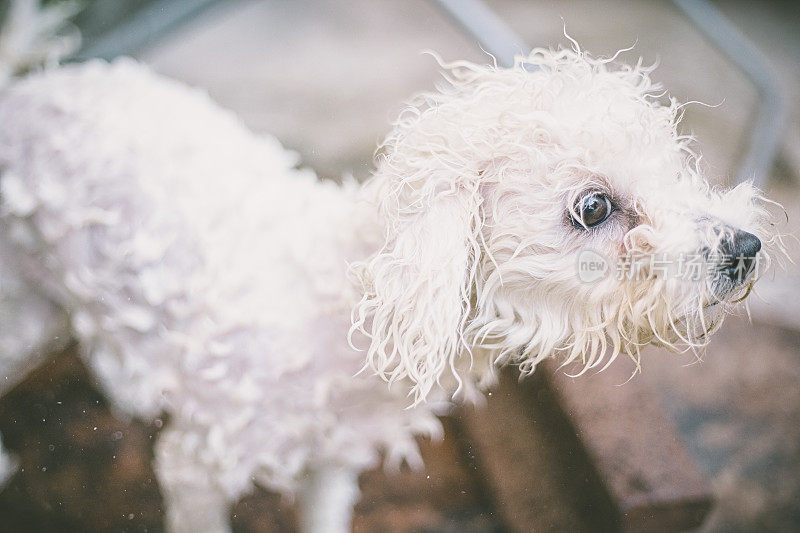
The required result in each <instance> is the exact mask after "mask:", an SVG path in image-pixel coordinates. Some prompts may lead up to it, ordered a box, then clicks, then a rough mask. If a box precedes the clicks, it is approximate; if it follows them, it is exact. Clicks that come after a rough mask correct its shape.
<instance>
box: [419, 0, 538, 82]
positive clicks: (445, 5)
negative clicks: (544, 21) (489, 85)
mask: <svg viewBox="0 0 800 533" xmlns="http://www.w3.org/2000/svg"><path fill="white" fill-rule="evenodd" d="M434 3H435V4H436V5H437V6H439V8H441V9H442V11H444V12H445V13H446V14H447V15H448V16H449V17H450V18H451V19H453V20H454V21H455V22H456V23H457V24H458V25H459V26H461V28H462V29H464V30H465V31H466V32H467V33H468V34H470V35H471V36H472V37H473V38H474V39H475V40H476V41H478V43H479V44H480V46H481V48H483V49H484V50H485V51H486V52H489V53H490V54H492V55H493V56H494V57H495V59H496V60H497V64H498V65H500V66H502V67H511V66H513V65H514V56H516V55H520V54H523V55H527V54H528V52H530V47H529V46H528V45H526V44H525V41H523V40H522V39H521V38H520V37H519V35H517V34H516V33H515V32H514V30H512V29H511V28H509V27H508V26H507V25H506V23H505V22H503V20H502V19H501V18H500V17H498V16H497V15H496V14H495V13H494V11H492V10H491V9H490V8H489V7H488V6H487V5H486V4H484V3H483V2H481V1H480V0H434Z"/></svg>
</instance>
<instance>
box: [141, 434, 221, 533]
mask: <svg viewBox="0 0 800 533" xmlns="http://www.w3.org/2000/svg"><path fill="white" fill-rule="evenodd" d="M198 437H200V436H199V435H198V434H197V432H188V431H184V430H183V429H181V428H179V427H168V428H166V429H165V430H164V431H162V432H161V434H160V435H159V436H158V443H157V444H156V450H155V464H154V467H155V471H156V475H157V477H158V483H159V485H160V487H161V493H162V494H163V496H164V507H165V515H166V516H165V522H164V525H165V527H166V530H167V531H169V532H171V533H183V532H186V533H196V532H198V531H207V532H209V533H224V532H228V531H230V518H229V514H230V506H231V501H230V498H229V496H228V495H227V494H225V492H224V491H223V490H222V488H221V487H220V486H219V484H218V483H217V481H218V469H217V468H215V467H214V466H213V465H210V464H208V462H207V461H204V460H202V459H201V456H202V454H201V453H199V452H198V443H199V441H200V438H198Z"/></svg>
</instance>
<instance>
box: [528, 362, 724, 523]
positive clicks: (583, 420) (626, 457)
mask: <svg viewBox="0 0 800 533" xmlns="http://www.w3.org/2000/svg"><path fill="white" fill-rule="evenodd" d="M631 369H632V365H631V364H625V362H624V361H622V360H620V361H617V362H615V363H614V364H612V365H611V366H610V367H609V368H608V369H606V370H605V371H604V372H601V373H599V374H597V373H595V374H588V375H583V376H580V377H577V378H571V377H569V376H567V375H566V374H565V373H564V371H561V370H557V369H556V368H555V365H552V364H550V365H544V368H543V370H544V371H545V373H546V376H547V379H548V382H549V384H550V387H551V388H552V389H553V391H554V393H555V395H556V398H557V401H558V402H559V405H560V406H561V409H562V411H563V412H564V413H565V414H566V416H567V417H568V418H569V420H570V422H571V424H572V425H573V427H574V428H575V429H576V433H577V435H578V437H579V438H580V440H581V442H582V444H583V448H584V449H585V450H586V453H587V454H588V456H589V459H590V460H591V462H592V463H593V464H594V465H595V468H596V471H597V472H598V474H599V476H600V479H601V481H602V482H603V484H604V486H605V487H606V489H607V490H608V492H609V493H610V494H611V497H612V499H613V500H614V502H615V504H616V505H617V507H618V508H619V511H620V514H621V516H622V525H623V527H624V529H627V530H630V531H683V530H685V529H689V528H693V527H697V526H699V525H700V524H701V523H702V522H703V520H704V518H705V516H706V515H707V514H708V512H709V510H710V509H711V506H712V503H713V498H712V495H711V494H712V493H711V489H710V487H709V485H708V484H707V482H706V481H705V480H704V478H703V477H702V475H701V474H700V471H699V469H698V467H697V465H696V464H695V462H694V460H693V459H692V457H691V456H690V455H689V452H688V450H687V449H686V447H685V444H684V442H683V440H682V439H681V437H680V435H679V434H678V431H677V428H676V426H675V424H674V423H673V422H672V420H671V419H670V418H669V416H667V414H666V413H665V412H664V410H663V409H662V407H661V405H660V403H659V400H658V398H657V396H656V394H655V392H654V391H653V390H651V388H650V387H649V386H648V385H647V384H646V383H645V381H644V380H642V379H636V378H634V379H632V380H630V381H628V378H630V372H631Z"/></svg>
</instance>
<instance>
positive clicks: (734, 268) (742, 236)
mask: <svg viewBox="0 0 800 533" xmlns="http://www.w3.org/2000/svg"><path fill="white" fill-rule="evenodd" d="M721 249H722V253H723V260H722V261H723V263H722V264H721V265H720V269H721V270H722V273H723V274H725V275H726V276H728V277H729V278H731V279H732V280H733V281H736V282H742V281H744V278H745V277H747V275H748V274H749V273H750V271H751V270H752V269H753V265H755V262H756V254H758V251H759V250H761V241H760V240H759V238H758V237H756V236H755V235H753V234H752V233H748V232H746V231H742V230H736V231H735V232H734V233H733V237H732V238H731V239H728V240H726V241H725V242H723V243H722V246H721Z"/></svg>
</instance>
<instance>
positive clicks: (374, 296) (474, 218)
mask: <svg viewBox="0 0 800 533" xmlns="http://www.w3.org/2000/svg"><path fill="white" fill-rule="evenodd" d="M428 162H429V164H428V165H423V166H427V167H428V168H427V169H425V170H420V171H419V172H416V171H414V170H413V169H409V168H406V169H401V168H398V166H397V165H393V164H391V161H388V162H387V161H384V162H383V163H384V164H383V165H382V169H379V171H378V173H377V174H376V176H375V177H374V178H373V183H372V187H373V190H374V197H375V198H376V199H377V201H378V205H379V206H380V208H379V212H380V214H381V218H382V222H383V223H384V224H385V231H386V234H385V241H384V245H383V247H382V248H381V249H380V250H379V251H378V252H377V253H375V254H374V255H373V256H372V257H371V258H369V259H368V260H367V261H365V262H362V263H358V264H354V265H353V267H354V270H353V272H354V273H355V274H356V276H357V277H358V278H359V281H360V282H361V285H362V288H363V291H364V292H363V296H362V299H361V301H360V302H359V303H358V304H357V305H356V307H355V309H354V312H353V329H352V330H351V334H352V333H353V332H354V331H360V332H362V333H364V334H365V335H366V336H367V337H368V338H369V341H370V344H369V348H368V349H367V366H368V367H370V368H371V369H373V370H374V371H375V372H376V373H377V374H378V375H380V376H382V377H383V378H384V379H386V380H387V381H389V382H390V383H392V382H394V381H397V380H403V379H406V378H407V379H408V380H410V381H411V384H412V391H411V393H412V394H413V396H414V403H415V404H416V403H419V402H422V401H424V400H425V398H426V397H427V395H428V393H429V392H430V391H431V389H432V388H433V387H434V386H435V385H437V383H439V381H440V378H441V377H442V376H443V374H445V373H447V372H451V373H452V375H453V377H454V378H455V380H456V381H457V382H458V384H459V385H461V378H460V377H459V375H458V372H457V369H456V364H457V359H458V358H459V357H460V356H463V355H464V354H465V352H468V351H469V345H468V341H467V339H465V338H464V331H465V326H466V322H467V320H468V318H469V316H470V312H471V293H472V286H473V284H474V278H475V271H476V265H477V264H478V261H479V258H480V254H481V246H480V240H481V239H480V231H481V225H482V216H481V195H480V194H479V192H478V179H477V178H478V173H477V172H469V170H464V169H460V170H461V171H462V172H455V171H454V169H452V168H441V167H440V168H438V169H436V168H435V167H436V166H438V165H436V164H434V163H431V161H430V160H429V161H428ZM401 166H402V165H401ZM431 167H433V168H431ZM456 174H458V175H456ZM468 174H471V175H468ZM467 357H468V355H467ZM448 379H449V376H448Z"/></svg>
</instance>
